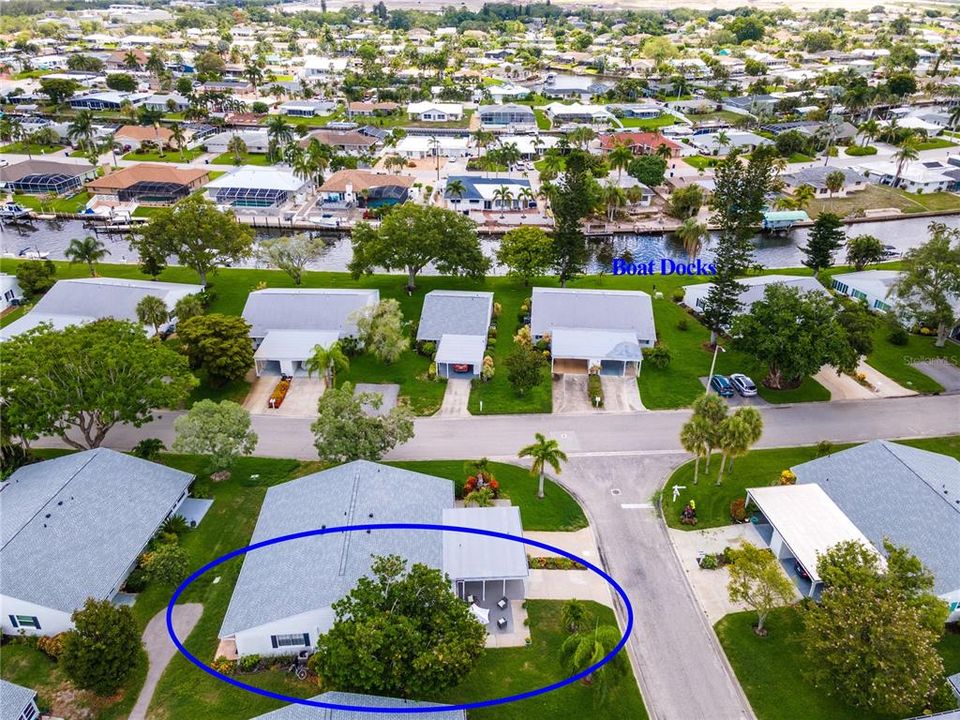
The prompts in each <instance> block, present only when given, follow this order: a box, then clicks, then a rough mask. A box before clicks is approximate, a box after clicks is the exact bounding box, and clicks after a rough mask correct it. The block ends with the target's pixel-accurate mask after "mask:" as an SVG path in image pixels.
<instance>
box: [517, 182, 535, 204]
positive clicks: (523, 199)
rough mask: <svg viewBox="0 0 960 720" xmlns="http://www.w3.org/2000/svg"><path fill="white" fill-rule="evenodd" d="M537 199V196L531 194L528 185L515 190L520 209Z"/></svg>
mask: <svg viewBox="0 0 960 720" xmlns="http://www.w3.org/2000/svg"><path fill="white" fill-rule="evenodd" d="M536 199H537V196H536V195H534V194H533V190H531V189H530V188H528V187H522V188H520V190H519V191H518V192H517V200H519V201H520V205H521V209H526V208H528V207H530V203H532V202H533V201H534V200H536Z"/></svg>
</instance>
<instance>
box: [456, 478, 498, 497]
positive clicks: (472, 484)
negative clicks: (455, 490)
mask: <svg viewBox="0 0 960 720" xmlns="http://www.w3.org/2000/svg"><path fill="white" fill-rule="evenodd" d="M482 487H486V488H490V490H491V491H492V492H493V497H494V498H498V497H500V483H499V482H497V480H496V479H495V478H492V477H491V478H490V479H489V480H484V479H483V477H482V476H481V477H477V476H476V475H471V476H470V477H468V478H467V481H466V482H465V483H464V484H463V495H464V497H466V496H467V495H469V494H470V493H472V492H473V491H474V490H479V489H480V488H482Z"/></svg>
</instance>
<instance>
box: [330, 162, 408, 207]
mask: <svg viewBox="0 0 960 720" xmlns="http://www.w3.org/2000/svg"><path fill="white" fill-rule="evenodd" d="M413 182H414V178H413V177H412V176H410V175H387V174H384V173H375V172H369V171H367V170H349V169H346V170H338V171H337V172H335V173H333V175H331V176H330V177H328V178H327V179H326V181H325V182H324V183H323V185H321V186H320V194H321V195H322V196H323V201H324V202H325V203H342V204H345V205H350V204H354V203H359V204H360V205H361V206H362V207H380V206H381V205H398V204H400V203H403V202H406V201H407V198H408V197H409V195H410V188H411V187H412V186H413Z"/></svg>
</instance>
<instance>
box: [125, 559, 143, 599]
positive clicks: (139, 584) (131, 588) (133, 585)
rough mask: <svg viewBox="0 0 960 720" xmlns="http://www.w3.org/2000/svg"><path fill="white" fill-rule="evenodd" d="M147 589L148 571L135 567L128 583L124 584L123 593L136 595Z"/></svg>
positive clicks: (128, 578)
mask: <svg viewBox="0 0 960 720" xmlns="http://www.w3.org/2000/svg"><path fill="white" fill-rule="evenodd" d="M146 589H147V571H146V570H144V569H143V568H142V567H139V566H138V567H135V568H134V569H133V571H132V572H131V573H130V574H129V575H127V580H126V582H124V583H123V591H124V592H128V593H131V594H133V595H136V594H137V593H140V592H143V591H144V590H146Z"/></svg>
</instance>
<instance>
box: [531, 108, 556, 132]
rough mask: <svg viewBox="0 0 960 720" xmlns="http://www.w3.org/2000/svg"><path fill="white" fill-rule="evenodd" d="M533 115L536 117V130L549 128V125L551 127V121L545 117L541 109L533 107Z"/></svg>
mask: <svg viewBox="0 0 960 720" xmlns="http://www.w3.org/2000/svg"><path fill="white" fill-rule="evenodd" d="M533 116H534V117H535V118H536V119H537V129H538V130H549V129H550V128H551V127H553V125H552V123H551V122H550V118H548V117H547V114H546V113H545V112H544V111H543V110H539V109H537V108H534V109H533Z"/></svg>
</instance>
